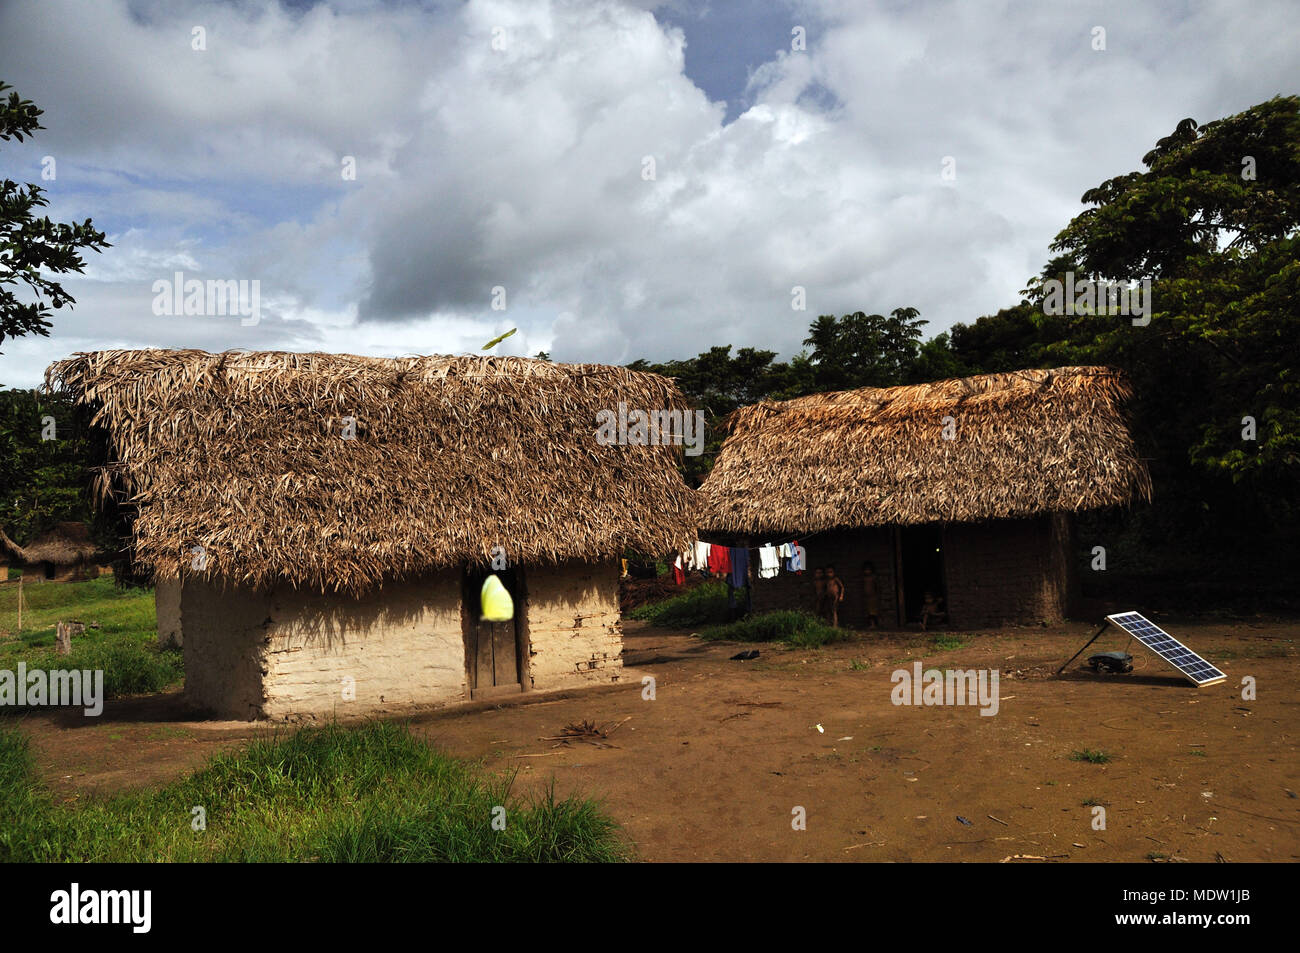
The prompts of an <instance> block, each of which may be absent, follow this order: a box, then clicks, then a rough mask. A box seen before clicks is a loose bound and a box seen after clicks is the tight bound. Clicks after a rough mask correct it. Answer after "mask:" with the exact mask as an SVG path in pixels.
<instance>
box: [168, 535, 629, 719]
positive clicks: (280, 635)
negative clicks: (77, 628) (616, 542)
mask: <svg viewBox="0 0 1300 953" xmlns="http://www.w3.org/2000/svg"><path fill="white" fill-rule="evenodd" d="M618 573H619V570H618V566H617V564H616V563H614V562H613V561H607V562H604V563H600V564H595V565H591V564H584V563H566V564H563V565H560V566H530V567H525V573H524V580H525V595H524V599H523V604H522V605H521V606H518V607H516V608H517V610H518V611H520V612H521V613H522V614H523V617H522V622H523V627H524V633H525V635H524V637H525V640H526V643H527V645H528V649H529V651H528V656H527V660H526V662H525V666H524V673H523V680H524V681H523V684H524V689H525V690H528V689H536V690H541V691H545V690H551V689H561V688H573V687H580V686H583V685H590V684H596V683H606V682H615V681H618V679H619V678H620V677H621V676H622V669H623V658H622V653H623V633H622V628H621V625H620V617H619V610H618ZM180 592H181V595H180V604H181V613H180V615H181V626H182V627H183V629H184V651H185V694H186V698H187V699H188V700H189V701H190V702H191V703H192V704H194V705H196V706H198V707H200V708H203V709H206V710H208V711H210V712H212V713H213V714H215V715H217V716H218V717H221V718H234V719H257V718H268V719H272V720H276V721H311V720H320V719H327V718H331V717H334V716H336V715H337V716H344V717H346V716H349V715H356V714H364V713H366V712H370V711H387V710H394V709H400V708H402V707H407V706H412V705H429V704H456V703H459V702H463V701H468V700H469V678H468V674H469V673H468V670H467V666H466V658H465V636H464V629H463V626H462V613H464V612H477V611H478V607H477V605H469V606H466V605H464V604H463V603H462V597H461V571H460V570H459V569H449V570H443V571H439V572H435V573H430V574H427V575H424V576H422V577H420V578H418V579H415V580H409V581H405V582H389V583H387V584H386V585H384V587H383V588H382V589H380V590H377V591H375V592H371V593H367V594H366V595H364V596H361V597H360V598H351V597H347V596H338V595H322V594H320V593H316V592H310V591H303V590H297V589H293V588H289V587H273V588H271V589H269V590H266V591H254V590H250V589H247V588H245V587H240V586H233V587H229V586H224V585H222V584H220V583H211V582H205V581H195V580H186V581H185V582H184V583H183V584H182V585H181V589H180ZM349 678H350V679H351V680H352V685H353V687H354V690H355V698H354V699H352V700H348V699H345V698H344V697H343V690H344V680H345V679H349Z"/></svg>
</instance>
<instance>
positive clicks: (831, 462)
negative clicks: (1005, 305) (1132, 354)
mask: <svg viewBox="0 0 1300 953" xmlns="http://www.w3.org/2000/svg"><path fill="white" fill-rule="evenodd" d="M1129 397H1130V388H1129V385H1128V384H1127V382H1126V381H1125V379H1124V378H1123V376H1122V375H1121V374H1120V373H1119V372H1117V371H1114V370H1111V369H1109V368H1104V367H1061V368H1057V369H1055V370H1027V371H1018V372H1013V373H1004V374H985V375H981V376H978V377H968V378H962V379H955V380H946V381H939V382H936V383H933V384H922V385H917V386H908V387H890V388H883V389H882V388H863V389H861V390H852V391H843V392H839V393H832V394H816V395H813V396H810V397H801V398H797V399H795V400H789V401H783V402H770V403H761V404H756V405H754V406H751V407H744V408H741V409H740V410H738V411H736V413H735V414H734V415H733V416H732V418H731V420H730V421H729V427H730V435H729V436H728V438H727V441H726V443H725V444H724V445H723V447H722V451H721V452H720V454H719V456H718V460H717V463H716V464H715V465H714V468H713V470H712V472H711V473H710V475H709V477H708V479H707V480H706V481H705V483H704V485H703V486H702V487H701V490H700V492H701V495H702V497H703V501H702V507H701V517H700V523H701V529H702V530H704V531H707V532H709V533H711V534H712V535H713V537H714V538H718V539H722V540H728V541H732V542H735V543H737V544H740V543H744V544H746V545H750V546H755V547H757V546H762V545H764V544H767V543H784V542H789V541H792V540H798V541H799V543H800V545H802V546H804V547H805V548H806V550H807V560H808V563H807V565H808V570H809V571H806V572H804V573H803V574H802V575H799V574H796V573H789V572H781V573H779V574H778V575H777V576H776V577H775V578H770V579H762V578H759V577H758V576H757V575H756V574H754V573H753V572H752V568H751V576H752V577H753V578H752V604H753V607H754V608H755V609H756V610H766V609H776V608H808V609H811V608H812V607H813V595H812V582H811V576H812V571H813V570H815V569H816V568H817V567H819V566H827V565H832V566H834V568H835V570H836V573H837V575H838V576H839V578H840V579H841V580H842V581H843V582H844V584H845V587H846V594H845V600H844V602H843V603H842V604H841V607H840V613H839V619H840V622H841V623H847V624H849V625H861V624H863V623H864V622H865V620H866V616H867V614H868V603H869V601H870V600H869V596H868V587H869V584H868V583H867V582H866V581H865V579H864V572H863V568H864V564H865V563H871V564H872V570H873V575H874V578H875V583H874V587H875V589H876V592H877V593H878V599H877V600H876V602H877V604H876V609H877V613H876V615H877V617H878V619H879V622H880V624H882V625H886V626H889V625H895V626H902V625H905V624H907V623H911V622H915V621H918V619H919V617H920V613H921V608H922V606H923V605H924V604H925V600H926V596H927V594H929V595H930V596H931V597H932V599H933V601H934V602H935V603H937V604H939V605H940V606H941V607H942V609H943V615H944V616H945V617H946V619H947V621H948V622H950V623H952V624H955V625H964V626H979V625H994V624H999V623H1005V622H1040V621H1052V620H1056V619H1060V618H1061V617H1063V616H1064V615H1065V613H1066V611H1067V609H1068V603H1069V601H1070V593H1071V589H1072V560H1071V515H1072V514H1074V513H1078V512H1080V511H1083V510H1091V509H1097V508H1101V507H1109V506H1114V505H1117V504H1123V503H1128V502H1130V501H1132V500H1135V499H1147V498H1149V497H1150V493H1151V481H1150V477H1149V475H1148V473H1147V470H1146V467H1145V465H1144V464H1143V463H1142V461H1141V460H1140V459H1139V457H1138V455H1137V452H1136V449H1135V447H1134V444H1133V439H1132V437H1131V435H1130V434H1129V431H1128V429H1127V427H1126V425H1125V421H1124V417H1123V414H1122V405H1123V402H1124V401H1125V400H1127V399H1128V398H1129Z"/></svg>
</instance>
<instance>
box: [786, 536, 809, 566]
mask: <svg viewBox="0 0 1300 953" xmlns="http://www.w3.org/2000/svg"><path fill="white" fill-rule="evenodd" d="M790 549H791V555H790V561H789V562H788V563H786V567H785V568H786V569H788V570H789V571H790V572H803V571H804V569H806V568H807V566H808V550H806V549H804V548H803V547H802V546H800V545H799V540H797V539H796V540H795V541H794V543H793V544H792V545H791V546H790Z"/></svg>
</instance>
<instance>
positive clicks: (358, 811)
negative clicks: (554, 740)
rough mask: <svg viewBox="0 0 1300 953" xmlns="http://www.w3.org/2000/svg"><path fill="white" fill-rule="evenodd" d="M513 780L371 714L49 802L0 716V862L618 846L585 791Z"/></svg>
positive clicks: (446, 857)
mask: <svg viewBox="0 0 1300 953" xmlns="http://www.w3.org/2000/svg"><path fill="white" fill-rule="evenodd" d="M513 781H514V774H513V773H507V774H501V775H495V774H489V773H487V772H486V771H485V770H484V769H483V768H482V767H481V766H480V765H477V764H473V763H469V762H465V761H462V760H460V759H457V758H452V757H450V756H448V755H446V754H444V753H442V752H440V751H438V750H436V749H434V748H432V747H430V746H429V745H428V744H427V743H426V742H424V741H422V740H420V739H418V738H416V737H415V736H413V735H412V734H411V733H410V731H409V729H408V728H406V727H405V726H402V725H395V724H391V723H384V722H374V723H370V724H367V725H364V726H360V727H355V728H345V727H340V726H337V725H330V726H326V727H323V728H304V729H302V730H301V731H298V732H296V733H293V734H289V735H272V736H269V737H267V738H265V739H261V740H257V741H254V742H252V743H250V744H248V745H247V746H246V747H244V748H242V749H240V750H237V751H232V752H227V753H223V754H218V755H216V756H214V757H213V758H212V759H211V760H210V761H209V762H208V764H207V766H206V767H204V768H202V769H200V770H199V771H197V772H196V773H194V774H193V775H191V776H189V777H187V778H184V779H182V780H180V781H176V782H173V783H171V784H168V785H167V786H165V787H163V788H161V789H159V790H156V791H146V792H131V793H127V794H122V795H118V796H116V797H113V798H109V799H104V800H101V799H91V800H89V801H86V802H83V803H80V804H76V805H57V804H55V803H54V802H53V799H52V797H51V795H50V793H49V791H47V790H46V789H45V788H44V787H43V786H42V785H41V784H40V783H39V781H38V780H37V779H36V773H35V770H34V766H33V763H32V759H31V755H30V754H29V752H28V749H27V740H26V738H25V736H23V735H22V734H21V733H19V732H18V731H16V730H13V729H7V730H0V862H33V861H34V862H60V863H70V862H85V861H95V862H110V863H122V862H127V863H138V862H142V861H155V860H156V861H173V862H175V861H231V862H245V863H246V862H302V861H320V862H324V863H337V862H367V863H369V862H394V861H409V862H429V861H450V862H465V861H525V862H538V861H620V860H626V859H630V856H631V852H630V849H629V847H628V846H627V844H626V843H625V841H624V839H623V838H622V836H621V834H620V832H619V829H618V827H617V825H616V824H615V823H614V821H613V820H611V819H610V818H609V817H608V816H607V815H606V814H605V813H604V812H603V811H602V810H601V809H600V807H599V806H598V805H597V804H595V803H594V802H593V801H590V800H587V799H581V798H577V797H573V796H570V797H567V798H563V799H559V798H557V797H556V795H555V791H554V788H549V789H547V790H546V791H544V792H542V793H540V794H538V795H535V796H532V797H528V798H521V797H518V796H514V795H512V794H511V787H512V784H513ZM196 807H199V808H203V810H204V812H205V820H206V829H204V830H199V831H195V830H194V829H193V827H192V822H193V821H194V819H195V818H196V816H197V815H196V812H195V811H194V809H195V808H196ZM497 808H504V809H505V813H504V819H505V827H504V829H503V830H496V829H494V828H493V823H492V822H493V819H494V815H495V816H498V817H499V816H502V815H501V812H500V811H499V810H496V809H497Z"/></svg>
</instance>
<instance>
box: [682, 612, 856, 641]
mask: <svg viewBox="0 0 1300 953" xmlns="http://www.w3.org/2000/svg"><path fill="white" fill-rule="evenodd" d="M850 634H851V633H849V632H848V631H846V630H845V629H835V628H831V627H830V626H829V625H827V624H826V623H824V622H822V621H821V620H820V619H818V618H817V617H816V616H812V615H809V614H808V613H806V612H796V611H780V612H764V613H762V614H761V615H751V616H749V617H748V618H745V619H739V620H737V621H735V622H730V623H727V624H725V625H714V626H709V627H708V628H706V629H703V630H701V631H700V633H699V636H700V638H702V639H705V640H706V641H710V642H716V641H720V640H727V641H733V642H784V643H785V644H786V645H793V646H796V647H798V648H815V647H817V646H819V645H828V644H830V643H832V642H842V641H844V640H845V639H847V638H849V636H850Z"/></svg>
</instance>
